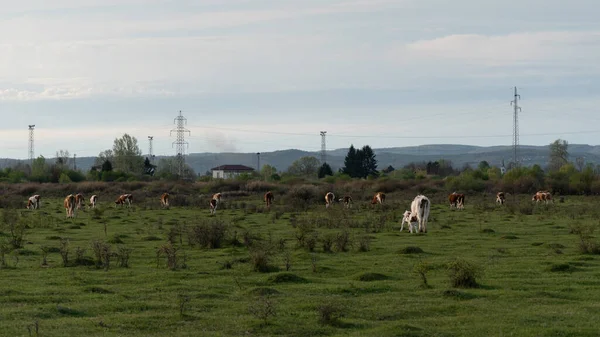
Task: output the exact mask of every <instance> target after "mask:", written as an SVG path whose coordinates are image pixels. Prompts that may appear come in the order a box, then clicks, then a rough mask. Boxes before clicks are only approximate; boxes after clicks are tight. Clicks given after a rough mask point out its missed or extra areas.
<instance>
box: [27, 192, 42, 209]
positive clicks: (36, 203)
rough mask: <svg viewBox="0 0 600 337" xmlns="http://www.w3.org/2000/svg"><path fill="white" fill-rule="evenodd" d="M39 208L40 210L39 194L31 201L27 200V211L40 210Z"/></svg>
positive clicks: (31, 198)
mask: <svg viewBox="0 0 600 337" xmlns="http://www.w3.org/2000/svg"><path fill="white" fill-rule="evenodd" d="M38 208H40V196H39V194H36V195H34V196H31V197H29V199H28V200H27V209H38Z"/></svg>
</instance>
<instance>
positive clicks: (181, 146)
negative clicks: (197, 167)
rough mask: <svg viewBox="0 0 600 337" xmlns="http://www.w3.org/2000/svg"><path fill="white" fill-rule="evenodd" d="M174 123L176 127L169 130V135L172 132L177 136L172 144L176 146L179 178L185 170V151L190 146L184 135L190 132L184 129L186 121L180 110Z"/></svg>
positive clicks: (176, 163)
mask: <svg viewBox="0 0 600 337" xmlns="http://www.w3.org/2000/svg"><path fill="white" fill-rule="evenodd" d="M174 123H175V125H177V127H176V128H175V129H173V130H171V133H170V134H171V135H172V134H173V132H175V133H176V134H177V140H176V141H174V142H173V145H176V149H175V152H176V157H175V165H176V166H177V174H178V175H179V177H181V176H182V175H183V170H184V168H185V149H186V147H189V146H190V144H189V143H188V142H186V141H185V133H186V132H187V133H188V135H191V132H190V130H188V129H186V128H185V126H186V125H187V119H186V118H185V117H183V115H182V114H181V110H179V116H177V117H175V120H174Z"/></svg>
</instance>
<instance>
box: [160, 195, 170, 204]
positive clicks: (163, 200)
mask: <svg viewBox="0 0 600 337" xmlns="http://www.w3.org/2000/svg"><path fill="white" fill-rule="evenodd" d="M160 205H161V206H162V207H169V193H163V194H162V195H161V196H160Z"/></svg>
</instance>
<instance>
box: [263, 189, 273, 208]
mask: <svg viewBox="0 0 600 337" xmlns="http://www.w3.org/2000/svg"><path fill="white" fill-rule="evenodd" d="M273 200H275V197H274V196H273V192H271V191H269V192H267V193H265V196H264V198H263V201H264V202H266V203H267V208H270V207H271V204H272V203H273Z"/></svg>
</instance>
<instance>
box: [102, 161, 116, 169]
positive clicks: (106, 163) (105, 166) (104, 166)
mask: <svg viewBox="0 0 600 337" xmlns="http://www.w3.org/2000/svg"><path fill="white" fill-rule="evenodd" d="M112 170H113V166H112V163H111V162H110V160H106V161H104V163H102V168H101V171H102V172H110V171H112Z"/></svg>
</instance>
